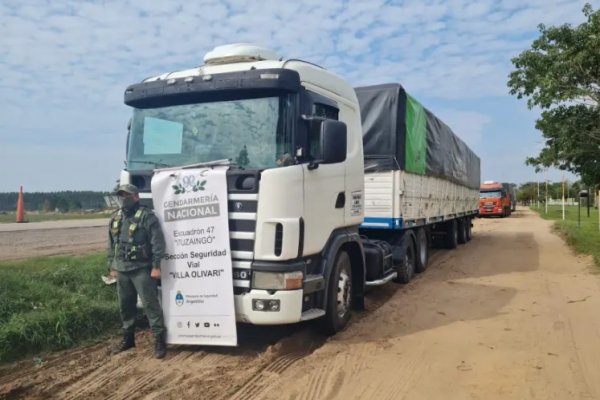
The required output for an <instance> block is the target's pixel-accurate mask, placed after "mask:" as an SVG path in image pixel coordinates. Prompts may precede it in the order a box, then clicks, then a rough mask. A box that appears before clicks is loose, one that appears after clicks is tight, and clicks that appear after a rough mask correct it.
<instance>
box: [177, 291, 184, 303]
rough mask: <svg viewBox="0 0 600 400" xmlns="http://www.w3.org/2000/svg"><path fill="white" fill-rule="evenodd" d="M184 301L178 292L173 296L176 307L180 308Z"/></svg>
mask: <svg viewBox="0 0 600 400" xmlns="http://www.w3.org/2000/svg"><path fill="white" fill-rule="evenodd" d="M184 301H185V298H184V297H183V295H182V294H181V291H180V290H178V291H177V294H176V295H175V304H177V305H178V306H182V305H183V302H184Z"/></svg>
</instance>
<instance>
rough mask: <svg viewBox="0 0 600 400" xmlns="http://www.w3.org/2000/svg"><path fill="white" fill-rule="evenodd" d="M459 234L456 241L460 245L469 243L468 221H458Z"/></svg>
mask: <svg viewBox="0 0 600 400" xmlns="http://www.w3.org/2000/svg"><path fill="white" fill-rule="evenodd" d="M457 223H458V234H457V237H456V241H457V242H458V243H459V244H463V243H467V221H466V219H465V218H461V219H460V220H458V222H457Z"/></svg>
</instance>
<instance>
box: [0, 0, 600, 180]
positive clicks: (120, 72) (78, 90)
mask: <svg viewBox="0 0 600 400" xmlns="http://www.w3.org/2000/svg"><path fill="white" fill-rule="evenodd" d="M584 3H585V2H584V1H578V0H566V1H564V0H525V1H524V0H507V1H500V0H474V1H470V0H414V1H413V0H407V1H383V0H365V1H358V0H344V1H339V0H328V1H323V0H294V1H287V0H275V1H271V0H264V1H242V0H218V1H189V0H187V1H176V0H172V1H159V0H155V1H108V0H106V1H84V0H74V1H71V0H61V1H43V0H39V1H28V0H2V1H1V2H0V171H1V172H0V192H14V191H17V190H18V189H19V186H20V185H23V189H24V191H26V192H35V191H60V190H103V191H104V190H106V191H108V190H111V189H112V188H113V187H114V186H115V182H116V180H117V179H118V177H119V172H120V170H121V169H122V168H123V166H124V159H125V140H126V126H127V121H128V119H129V116H130V114H131V110H130V109H129V108H128V107H127V106H125V105H124V104H123V92H124V89H125V88H126V87H127V86H128V85H129V84H132V83H137V82H140V81H141V80H142V79H144V78H147V77H149V76H154V75H158V74H161V73H163V72H170V71H177V70H182V69H187V68H192V67H196V66H199V65H201V64H202V60H203V57H204V54H205V53H206V52H208V51H210V50H211V49H213V48H214V47H215V46H218V45H222V44H228V43H239V42H246V43H253V44H257V45H260V46H263V47H267V48H271V49H273V50H274V51H276V52H277V53H278V54H279V55H280V56H282V57H284V58H300V59H304V60H307V61H310V62H313V63H316V64H319V65H321V66H323V67H325V68H327V69H329V70H332V71H334V72H335V73H337V74H338V75H340V76H342V77H343V78H345V79H346V80H347V81H349V82H350V83H351V84H352V85H353V86H355V87H356V86H363V85H370V84H380V83H388V82H398V83H401V84H402V85H403V86H404V87H405V88H406V90H407V91H408V92H409V93H410V94H411V95H412V96H413V97H415V98H416V99H418V100H419V101H420V102H421V103H422V104H423V105H424V106H425V107H427V108H428V109H430V110H431V111H432V112H433V113H434V114H436V115H437V116H438V117H440V118H441V119H442V120H444V121H445V122H446V123H447V124H448V125H449V126H450V127H451V128H452V129H453V130H454V131H455V133H456V134H457V135H458V136H459V137H461V138H462V139H463V140H464V141H465V142H466V143H467V144H468V145H469V147H471V148H472V149H473V150H474V151H475V153H476V154H477V155H478V156H479V157H480V158H481V179H482V181H483V180H497V181H502V182H515V183H522V182H526V181H536V180H543V179H544V174H536V173H535V172H534V169H533V168H531V167H529V166H525V164H524V160H525V158H526V157H527V156H534V155H537V154H538V152H539V150H540V149H541V148H542V146H543V138H542V136H541V133H540V132H538V131H536V130H535V120H536V118H538V116H539V110H529V109H528V108H527V105H526V102H525V100H518V99H516V98H515V97H514V96H511V95H509V93H508V88H507V85H506V83H507V79H508V78H507V77H508V74H509V73H510V72H511V71H512V70H513V65H512V63H511V61H510V60H511V58H513V57H515V56H517V55H518V54H519V53H520V52H522V51H524V50H526V49H528V48H529V47H530V45H531V43H532V41H533V40H534V39H535V38H537V37H538V36H539V32H538V29H537V26H538V24H540V23H544V24H546V25H547V26H550V25H561V24H563V23H570V24H573V25H578V24H580V23H582V22H584V21H585V17H584V15H583V13H582V12H581V10H582V8H583V6H584ZM593 3H594V2H592V5H594V8H598V7H597V4H593ZM566 177H567V179H570V180H574V179H576V177H575V176H573V175H570V174H567V176H566ZM547 178H548V179H550V180H555V181H558V180H560V179H561V172H560V171H556V170H551V171H549V172H548V173H547Z"/></svg>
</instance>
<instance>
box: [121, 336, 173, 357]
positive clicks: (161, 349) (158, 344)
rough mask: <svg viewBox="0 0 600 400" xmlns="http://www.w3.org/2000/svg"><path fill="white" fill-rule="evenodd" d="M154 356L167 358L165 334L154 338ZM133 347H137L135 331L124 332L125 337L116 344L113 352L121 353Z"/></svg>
mask: <svg viewBox="0 0 600 400" xmlns="http://www.w3.org/2000/svg"><path fill="white" fill-rule="evenodd" d="M154 340H155V341H154V357H156V358H165V356H166V355H167V343H166V340H165V334H164V333H163V334H161V335H158V336H156V337H155V339H154ZM132 347H135V337H134V335H133V333H131V334H130V333H125V334H123V339H122V340H121V342H120V343H119V344H118V345H117V346H115V347H114V348H113V350H112V353H113V354H117V353H121V352H123V351H125V350H129V349H131V348H132Z"/></svg>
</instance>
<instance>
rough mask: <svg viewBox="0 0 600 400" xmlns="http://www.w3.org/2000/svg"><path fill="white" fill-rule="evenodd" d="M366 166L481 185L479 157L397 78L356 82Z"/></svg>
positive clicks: (467, 184) (468, 185) (476, 187)
mask: <svg viewBox="0 0 600 400" xmlns="http://www.w3.org/2000/svg"><path fill="white" fill-rule="evenodd" d="M355 91H356V95H357V97H358V102H359V104H360V112H361V120H362V128H363V145H364V156H365V171H366V172H369V171H385V170H398V169H401V170H404V171H407V172H411V173H416V174H424V175H428V176H435V177H439V178H443V179H447V180H450V181H452V182H454V183H458V184H461V185H464V186H467V187H470V188H473V189H479V184H480V160H479V157H477V155H476V154H475V153H473V151H472V150H471V149H469V147H468V146H467V145H466V144H465V143H464V142H463V141H462V140H461V139H460V138H459V137H458V136H456V135H455V134H454V132H452V130H451V129H450V128H449V127H448V126H447V125H446V124H445V123H444V122H442V121H441V120H440V119H438V118H437V117H436V116H435V115H434V114H433V113H431V111H429V110H427V109H426V108H424V107H423V106H421V104H419V103H418V102H417V101H416V100H415V99H414V98H412V97H411V96H410V95H408V94H407V93H406V91H405V90H404V88H403V87H402V86H401V85H400V84H397V83H390V84H384V85H376V86H365V87H360V88H356V89H355Z"/></svg>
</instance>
